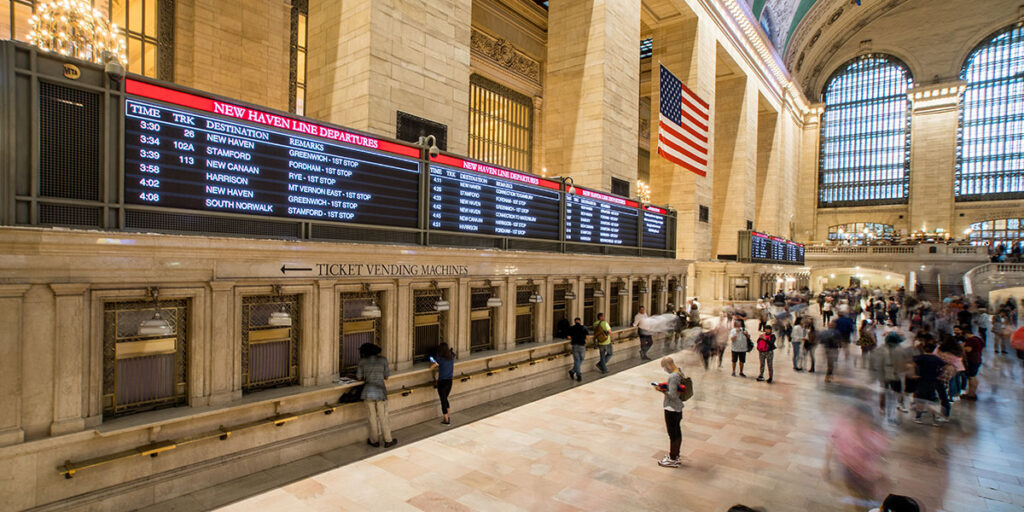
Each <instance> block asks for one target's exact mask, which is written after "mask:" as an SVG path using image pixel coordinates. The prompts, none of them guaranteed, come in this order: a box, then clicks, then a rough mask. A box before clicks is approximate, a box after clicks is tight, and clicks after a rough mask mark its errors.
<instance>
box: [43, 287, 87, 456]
mask: <svg viewBox="0 0 1024 512" xmlns="http://www.w3.org/2000/svg"><path fill="white" fill-rule="evenodd" d="M50 289H51V290H53V294H54V342H55V350H54V357H53V376H54V378H53V423H51V424H50V435H51V436H59V435H63V434H68V433H71V432H78V431H81V430H82V429H83V428H85V419H84V414H83V412H84V408H83V405H84V401H85V395H84V393H83V390H84V389H85V386H84V384H85V368H86V361H87V360H88V359H87V353H86V352H87V350H86V348H87V345H88V344H87V343H86V336H85V334H86V333H87V332H88V329H86V325H87V322H86V316H87V315H86V312H85V305H86V301H85V293H86V291H87V290H88V289H89V285H88V284H85V283H74V284H51V285H50Z"/></svg>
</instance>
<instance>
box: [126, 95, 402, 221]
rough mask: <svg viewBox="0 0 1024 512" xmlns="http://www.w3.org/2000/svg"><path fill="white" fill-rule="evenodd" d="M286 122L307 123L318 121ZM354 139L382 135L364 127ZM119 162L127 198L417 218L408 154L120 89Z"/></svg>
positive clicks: (310, 215)
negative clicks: (123, 96) (124, 94)
mask: <svg viewBox="0 0 1024 512" xmlns="http://www.w3.org/2000/svg"><path fill="white" fill-rule="evenodd" d="M179 96H181V97H185V98H191V99H194V100H195V101H197V102H198V101H202V100H205V99H203V98H199V97H196V96H193V95H187V94H184V93H179ZM205 101H210V100H205ZM238 108H243V107H238ZM249 112H258V111H255V110H252V109H249ZM276 117H277V118H278V119H287V118H282V117H280V116H276ZM251 118H252V119H266V118H265V117H255V116H253V117H251ZM292 122H293V123H295V124H296V125H300V126H303V127H308V129H310V130H315V129H316V128H320V129H322V130H328V128H326V127H321V126H318V125H308V124H300V123H299V122H298V121H294V120H292ZM264 124H267V123H264ZM332 131H333V132H334V133H345V132H338V131H337V130H332ZM324 133H329V132H324ZM346 135H348V134H346ZM362 141H363V142H364V143H365V142H366V141H370V142H383V141H376V140H374V139H368V138H365V137H363V138H362ZM388 144H392V145H394V144H393V143H388ZM124 165H125V201H126V202H128V203H133V204H145V205H154V206H165V207H171V208H186V209H191V210H205V211H217V212H230V213H245V214H255V215H266V216H274V217H288V218H301V219H316V220H325V221H337V222H346V223H356V224H371V225H383V226H396V227H407V228H415V227H417V226H418V219H419V179H420V170H419V169H420V166H419V163H418V161H417V160H416V159H414V158H409V157H404V156H398V155H393V154H390V153H387V152H384V151H378V150H373V149H362V148H358V147H351V146H347V145H342V144H337V143H333V142H329V141H327V140H325V139H321V138H318V137H310V136H304V135H302V134H297V133H289V131H288V130H279V129H275V128H268V127H265V126H260V125H259V124H257V123H247V122H244V121H237V120H234V119H230V118H228V117H222V116H217V115H213V114H209V113H206V112H202V111H198V110H195V109H190V108H186V107H178V106H174V107H172V106H168V105H165V104H162V103H157V102H152V101H149V100H145V99H136V98H129V99H127V100H126V101H125V164H124Z"/></svg>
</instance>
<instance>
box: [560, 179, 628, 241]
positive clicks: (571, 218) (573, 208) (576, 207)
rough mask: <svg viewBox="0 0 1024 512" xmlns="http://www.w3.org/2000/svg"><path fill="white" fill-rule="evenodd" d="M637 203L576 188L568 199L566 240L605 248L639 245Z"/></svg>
mask: <svg viewBox="0 0 1024 512" xmlns="http://www.w3.org/2000/svg"><path fill="white" fill-rule="evenodd" d="M639 206H640V205H639V204H638V203H637V202H636V201H632V200H630V199H626V198H623V197H618V196H611V195H608V194H602V193H601V192H595V191H593V190H587V189H584V188H579V187H576V189H575V193H573V194H566V196H565V240H566V241H567V242H587V243H594V244H605V245H622V246H627V247H629V246H633V247H635V246H636V245H637V224H638V222H639V215H640V210H639Z"/></svg>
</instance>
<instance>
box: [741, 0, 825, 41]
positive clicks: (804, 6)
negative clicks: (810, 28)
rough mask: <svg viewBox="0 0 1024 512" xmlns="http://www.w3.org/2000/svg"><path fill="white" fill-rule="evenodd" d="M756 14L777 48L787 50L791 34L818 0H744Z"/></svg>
mask: <svg viewBox="0 0 1024 512" xmlns="http://www.w3.org/2000/svg"><path fill="white" fill-rule="evenodd" d="M743 1H744V2H746V3H747V5H748V6H749V7H750V11H751V12H752V13H753V14H754V18H756V19H755V21H757V22H758V23H760V24H761V28H763V29H764V30H765V32H766V33H768V37H769V38H770V39H771V40H772V44H774V46H775V49H776V50H778V51H779V54H782V53H784V52H785V51H786V45H787V44H788V43H789V36H790V35H791V34H792V33H793V31H794V30H796V27H797V25H799V24H800V20H802V19H803V18H804V16H805V15H806V14H807V12H808V11H810V10H811V7H813V6H814V4H815V2H817V1H818V0H743Z"/></svg>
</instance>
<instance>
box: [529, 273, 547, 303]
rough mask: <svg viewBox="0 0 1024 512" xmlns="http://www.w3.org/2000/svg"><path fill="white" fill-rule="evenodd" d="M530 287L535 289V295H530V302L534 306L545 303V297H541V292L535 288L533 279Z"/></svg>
mask: <svg viewBox="0 0 1024 512" xmlns="http://www.w3.org/2000/svg"><path fill="white" fill-rule="evenodd" d="M530 286H531V287H533V293H532V294H531V295H530V302H532V303H534V304H540V303H541V302H544V297H541V295H540V292H538V291H537V288H536V287H534V284H533V279H530Z"/></svg>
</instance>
